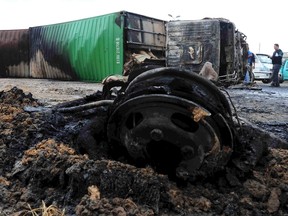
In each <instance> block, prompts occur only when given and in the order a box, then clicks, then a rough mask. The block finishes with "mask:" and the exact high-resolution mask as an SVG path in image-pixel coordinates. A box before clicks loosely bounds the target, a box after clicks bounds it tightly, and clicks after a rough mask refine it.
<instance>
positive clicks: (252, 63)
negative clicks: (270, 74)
mask: <svg viewBox="0 0 288 216" xmlns="http://www.w3.org/2000/svg"><path fill="white" fill-rule="evenodd" d="M248 65H249V67H248V71H249V77H250V82H251V83H252V82H253V81H254V80H253V77H254V76H253V74H252V73H253V72H252V71H253V69H255V56H254V53H252V52H251V51H250V50H248Z"/></svg>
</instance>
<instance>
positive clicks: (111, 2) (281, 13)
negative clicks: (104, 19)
mask: <svg viewBox="0 0 288 216" xmlns="http://www.w3.org/2000/svg"><path fill="white" fill-rule="evenodd" d="M0 3H1V4H0V6H1V12H0V19H1V21H0V29H1V30H4V29H21V28H29V27H33V26H39V25H46V24H53V23H60V22H65V21H72V20H77V19H82V18H88V17H93V16H98V15H103V14H107V13H113V12H118V11H121V10H126V11H129V12H134V13H139V14H142V15H146V16H151V17H154V18H158V19H163V20H167V21H168V20H170V19H171V18H170V17H169V16H168V14H172V15H173V16H174V17H176V16H178V15H179V16H180V19H183V20H195V19H202V18H204V17H211V18H216V17H222V18H226V19H229V20H230V21H232V22H234V24H235V25H236V28H238V30H239V31H241V32H243V33H244V34H245V35H247V41H248V43H249V45H250V50H251V51H252V52H255V53H257V52H259V51H260V52H262V53H268V54H272V52H273V44H274V43H279V45H280V48H281V49H282V50H283V51H284V52H288V28H287V27H286V26H285V24H286V22H285V21H286V19H287V18H286V17H287V14H288V12H287V8H286V6H287V5H288V1H287V0H277V1H275V0H274V1H273V0H262V1H258V0H197V1H196V0H165V1H164V0H158V1H157V0H143V1H141V0H136V1H133V0H0Z"/></svg>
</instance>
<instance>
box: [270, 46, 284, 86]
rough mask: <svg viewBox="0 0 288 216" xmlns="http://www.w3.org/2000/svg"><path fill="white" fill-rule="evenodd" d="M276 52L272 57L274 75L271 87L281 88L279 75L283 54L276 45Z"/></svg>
mask: <svg viewBox="0 0 288 216" xmlns="http://www.w3.org/2000/svg"><path fill="white" fill-rule="evenodd" d="M274 50H275V51H274V52H273V55H272V56H271V57H270V58H271V59H272V64H273V75H272V83H271V86H274V87H280V85H279V74H278V73H279V70H280V68H281V65H282V57H283V52H282V50H281V49H279V44H274Z"/></svg>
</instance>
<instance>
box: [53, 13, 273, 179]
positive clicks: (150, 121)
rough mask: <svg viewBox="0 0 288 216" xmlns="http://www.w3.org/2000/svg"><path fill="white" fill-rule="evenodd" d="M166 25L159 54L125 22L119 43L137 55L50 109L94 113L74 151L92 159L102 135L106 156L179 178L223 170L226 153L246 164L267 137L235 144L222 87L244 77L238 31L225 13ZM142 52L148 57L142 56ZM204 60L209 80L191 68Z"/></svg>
mask: <svg viewBox="0 0 288 216" xmlns="http://www.w3.org/2000/svg"><path fill="white" fill-rule="evenodd" d="M128 15H129V16H135V15H133V14H132V15H131V14H130V13H129V14H128ZM129 16H128V17H129ZM137 18H139V17H137ZM131 20H133V19H131ZM131 20H130V22H132V21H131ZM140 20H141V19H140ZM144 20H145V19H144ZM142 21H143V20H142ZM146 21H147V20H146ZM148 21H149V22H150V24H151V23H152V24H153V25H155V23H153V21H151V20H149V19H148ZM149 22H148V23H149ZM130 24H131V23H130ZM132 24H133V25H136V24H137V22H135V23H134V22H132ZM156 24H157V22H156ZM166 25H167V32H166V34H167V37H166V40H167V49H166V52H165V55H166V57H165V58H164V59H163V58H158V57H155V56H154V54H152V53H151V50H153V51H154V52H156V53H157V54H159V53H160V54H161V53H162V51H161V49H162V47H161V49H160V48H159V47H157V46H154V47H153V46H152V47H151V44H149V43H148V47H147V44H146V45H145V47H143V44H142V45H141V43H140V42H141V41H139V42H138V43H137V42H136V41H135V40H138V39H139V38H138V36H139V34H138V33H139V31H138V30H137V31H135V29H134V28H130V29H129V30H130V31H128V32H127V34H128V36H127V38H128V41H129V43H128V45H127V46H129V48H130V50H133V47H134V48H135V50H138V51H139V49H142V50H143V51H142V52H140V53H141V54H140V57H139V55H138V56H137V55H136V57H135V55H134V56H133V55H132V56H133V57H134V58H132V59H131V56H129V58H128V61H127V62H126V64H125V74H124V76H123V77H120V78H119V76H111V77H108V78H106V79H105V80H104V82H103V83H104V85H103V90H102V91H101V92H97V96H96V97H94V96H90V97H86V98H84V99H80V100H76V101H71V102H67V103H64V104H58V105H57V106H55V107H54V108H53V112H60V113H68V114H70V113H74V114H75V113H78V115H80V116H89V117H91V116H92V117H94V118H93V120H91V121H90V123H89V124H88V125H87V126H86V127H84V129H83V131H82V132H80V135H79V137H78V138H77V141H76V143H77V149H78V150H79V152H80V153H83V154H84V153H87V154H88V155H89V156H90V157H91V158H92V159H93V157H94V156H95V155H96V153H97V151H99V150H98V149H97V148H100V144H99V143H102V141H103V140H105V143H106V145H107V146H106V147H107V148H108V149H109V151H110V153H111V156H112V157H113V158H114V159H117V158H121V157H123V156H124V157H125V158H126V159H127V161H129V162H130V163H132V164H135V165H137V166H140V167H144V166H147V165H149V166H151V167H153V168H154V169H155V170H156V171H158V172H160V173H164V174H168V175H169V176H170V177H171V178H172V179H175V180H179V181H194V180H196V179H198V178H203V177H207V176H211V175H212V174H213V173H215V172H217V171H220V170H223V168H224V167H225V166H226V165H227V163H229V161H230V159H231V156H232V155H233V157H232V158H233V161H234V162H235V164H237V166H239V167H241V169H245V170H248V169H249V168H247V167H249V166H254V165H255V163H256V162H257V161H258V160H259V159H260V158H261V155H262V154H263V153H264V152H266V151H267V146H268V145H267V142H268V141H267V140H266V141H264V142H251V143H245V144H243V143H241V142H242V141H243V133H245V132H243V131H244V130H245V129H243V128H245V127H243V126H242V125H241V124H243V121H242V123H241V122H240V120H239V118H238V117H237V113H236V110H234V109H231V107H233V104H231V101H229V96H228V97H227V95H225V94H227V92H225V91H224V88H222V87H223V85H230V84H231V83H237V82H239V81H241V79H242V78H243V76H244V72H243V71H244V70H245V64H246V56H245V54H242V53H246V50H247V43H246V41H245V39H246V36H245V35H244V34H242V33H241V32H239V31H237V30H236V29H235V26H234V24H233V23H231V22H230V21H228V20H225V19H203V20H198V21H171V22H168V23H166ZM130 27H131V25H130ZM134 27H135V26H134ZM143 28H144V27H143ZM144 30H145V29H144ZM161 31H162V29H161ZM145 33H146V32H145V31H143V34H142V37H144V39H143V38H142V40H143V41H142V43H144V42H145ZM153 34H156V33H155V32H153ZM143 35H144V36H143ZM199 35H201V37H199ZM154 36H155V35H154ZM161 36H163V34H161ZM146 37H147V35H146ZM211 37H213V40H211ZM147 38H148V39H149V37H147ZM154 39H155V38H154ZM158 39H159V40H163V37H160V38H158ZM150 42H151V41H150ZM162 42H163V41H162ZM139 44H140V45H139ZM159 44H162V43H160V42H159ZM149 45H150V46H149ZM161 46H162V45H161ZM144 48H146V49H147V48H149V49H147V50H145V49H144ZM159 49H160V50H159ZM135 50H134V51H135ZM143 53H144V54H143ZM147 53H149V56H150V57H151V56H153V57H152V58H147ZM142 55H144V56H145V57H144V58H143V56H142ZM154 57H155V58H154ZM139 59H142V60H141V61H138V60H139ZM135 62H137V63H135ZM205 62H210V63H211V64H212V65H213V68H212V69H213V72H214V73H217V77H216V79H211V80H209V79H210V77H209V75H210V74H211V73H210V72H209V71H208V72H207V73H206V74H205V73H204V74H202V76H200V75H199V73H200V74H201V69H202V68H204V67H205ZM209 73H210V74H209ZM221 86H222V87H221ZM93 100H94V101H93ZM91 101H93V102H91ZM95 107H97V109H96V110H97V111H96V112H95ZM99 108H101V111H100V114H99ZM262 132H263V131H261V132H259V133H262ZM245 136H246V139H247V137H249V136H248V135H247V134H245ZM268 140H269V139H268ZM243 158H245V159H243ZM243 160H244V161H246V162H245V163H246V164H245V163H244V162H243ZM247 161H249V162H248V165H247Z"/></svg>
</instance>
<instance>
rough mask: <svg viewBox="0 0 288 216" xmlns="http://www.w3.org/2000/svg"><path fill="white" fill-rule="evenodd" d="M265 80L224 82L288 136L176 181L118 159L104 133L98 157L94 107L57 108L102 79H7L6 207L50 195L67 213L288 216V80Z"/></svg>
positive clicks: (0, 158)
mask: <svg viewBox="0 0 288 216" xmlns="http://www.w3.org/2000/svg"><path fill="white" fill-rule="evenodd" d="M257 84H258V86H257V87H260V88H262V90H251V89H247V88H246V89H239V86H238V88H229V89H226V91H227V93H228V94H229V95H230V98H231V101H232V102H233V104H234V106H235V109H236V111H235V113H237V115H238V116H239V117H243V118H245V119H248V120H249V121H250V122H252V123H254V124H255V125H257V126H259V127H260V128H262V129H264V130H266V131H269V132H272V133H273V134H275V135H276V136H275V139H276V138H277V137H279V138H281V139H282V140H284V141H283V142H278V141H277V142H271V144H270V145H269V151H268V152H267V153H266V154H265V155H264V156H263V158H262V159H261V160H260V161H259V162H258V163H257V164H256V165H255V166H253V167H250V169H249V170H248V171H246V172H243V170H238V169H237V168H235V167H233V166H232V165H230V164H228V166H227V168H226V169H225V170H223V171H221V172H219V173H216V174H215V175H213V176H211V177H209V178H207V179H204V180H201V181H196V182H193V183H187V184H177V183H175V182H174V181H171V180H169V178H168V177H167V176H166V175H162V174H158V173H156V172H155V171H154V170H153V169H151V168H150V167H145V168H137V167H135V166H133V165H130V164H129V163H127V162H125V159H121V160H118V161H116V160H113V159H112V158H111V156H110V155H109V153H108V151H107V149H106V147H105V146H106V143H105V141H102V140H101V139H100V140H97V149H96V154H95V155H94V156H93V160H92V159H91V157H90V158H89V157H88V155H87V154H80V153H79V152H81V151H79V149H78V148H77V145H76V143H77V139H78V138H79V131H80V130H81V129H82V128H84V127H85V125H87V124H88V123H89V118H93V115H91V116H89V114H87V115H86V117H85V118H83V117H81V116H77V115H74V116H73V115H72V116H71V115H62V114H59V113H55V112H52V111H51V109H50V108H51V107H53V106H55V105H56V104H58V103H62V102H65V101H71V100H74V99H78V98H82V97H85V96H87V95H92V94H94V93H95V92H97V91H98V90H101V85H100V84H95V83H80V82H58V81H50V80H27V79H0V110H1V112H0V215H15V216H16V215H19V216H20V215H32V214H31V213H29V206H28V204H29V205H30V207H31V208H32V209H34V208H38V207H40V206H41V203H42V201H44V203H45V204H46V205H47V206H49V205H53V206H55V207H57V208H58V209H60V210H62V209H65V215H287V212H288V174H287V173H288V172H287V171H288V150H286V148H288V146H287V145H286V144H285V141H288V135H287V134H288V133H287V132H288V131H287V130H288V113H287V108H288V84H286V83H284V84H283V85H282V86H281V88H272V87H268V85H264V84H261V83H257ZM254 89H255V88H254ZM93 97H97V94H94V95H93ZM27 107H28V108H29V109H30V111H29V109H27ZM31 107H44V108H43V109H42V110H41V112H31ZM45 108H47V109H45ZM25 110H26V111H25ZM96 111H97V112H100V113H101V112H103V113H105V108H104V110H103V109H102V110H101V109H99V110H96ZM253 139H255V140H258V139H259V140H261V137H254V138H253ZM251 142H252V141H251ZM54 215H57V214H56V213H55V214H54ZM59 215H60V214H59Z"/></svg>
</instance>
